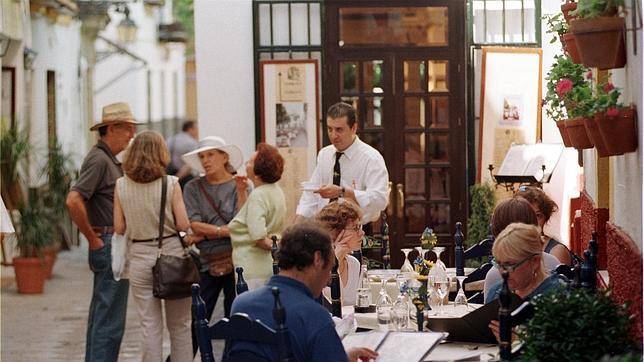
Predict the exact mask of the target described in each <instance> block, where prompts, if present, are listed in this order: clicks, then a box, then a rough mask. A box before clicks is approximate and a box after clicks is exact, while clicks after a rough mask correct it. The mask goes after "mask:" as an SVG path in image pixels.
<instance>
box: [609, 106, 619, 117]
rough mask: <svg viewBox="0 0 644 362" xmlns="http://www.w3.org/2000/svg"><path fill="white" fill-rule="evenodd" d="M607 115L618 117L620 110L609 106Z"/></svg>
mask: <svg viewBox="0 0 644 362" xmlns="http://www.w3.org/2000/svg"><path fill="white" fill-rule="evenodd" d="M606 115H607V116H608V117H617V116H619V110H618V109H617V108H608V110H607V111H606Z"/></svg>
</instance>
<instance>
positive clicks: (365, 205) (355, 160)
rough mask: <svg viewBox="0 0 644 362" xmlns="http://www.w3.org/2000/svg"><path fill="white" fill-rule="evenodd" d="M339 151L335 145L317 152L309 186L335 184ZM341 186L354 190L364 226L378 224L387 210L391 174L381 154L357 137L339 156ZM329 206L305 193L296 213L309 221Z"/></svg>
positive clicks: (316, 196)
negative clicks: (334, 171)
mask: <svg viewBox="0 0 644 362" xmlns="http://www.w3.org/2000/svg"><path fill="white" fill-rule="evenodd" d="M336 152H337V149H336V148H335V146H333V145H329V146H326V147H324V148H323V149H321V150H320V152H319V153H318V160H317V165H316V166H315V170H313V175H311V180H310V183H311V184H313V185H317V186H322V185H329V184H333V166H334V165H335V154H336ZM340 175H341V177H340V186H344V187H351V188H352V189H353V190H354V191H353V192H354V195H355V198H356V201H358V205H359V206H360V209H361V210H362V213H363V216H362V224H363V225H364V224H366V223H368V222H370V221H375V220H377V219H378V217H379V216H380V212H381V211H382V210H384V209H385V208H386V207H387V198H388V196H389V195H388V190H387V182H388V181H389V173H388V172H387V167H386V166H385V160H384V159H383V158H382V155H381V154H380V152H378V151H377V150H376V149H375V148H373V147H371V146H369V145H368V144H366V143H364V142H362V141H361V140H360V139H359V138H358V137H357V136H356V139H355V141H354V142H353V144H351V146H349V147H348V148H347V149H346V150H344V152H343V155H342V156H341V157H340ZM328 203H329V199H325V198H322V197H320V195H319V194H318V193H314V192H311V191H304V192H302V197H301V198H300V203H299V204H298V205H297V210H296V211H295V213H296V214H297V215H301V216H304V217H306V218H310V217H313V216H315V214H316V213H317V212H318V211H319V210H320V209H322V208H323V207H324V206H326V205H327V204H328Z"/></svg>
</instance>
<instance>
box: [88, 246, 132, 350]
mask: <svg viewBox="0 0 644 362" xmlns="http://www.w3.org/2000/svg"><path fill="white" fill-rule="evenodd" d="M101 239H102V240H103V243H104V244H105V245H104V246H103V247H102V248H100V249H97V250H90V251H89V267H90V269H91V270H92V271H93V272H94V290H93V292H92V302H91V304H90V305H89V317H88V319H87V342H86V344H85V361H87V362H89V361H92V362H95V361H117V360H118V356H119V348H120V347H121V339H123V332H124V331H125V313H126V311H127V295H128V288H129V286H130V283H129V281H128V280H124V279H121V280H120V281H118V282H117V281H116V280H114V276H113V275H112V254H111V252H112V247H111V242H112V235H111V234H103V235H101Z"/></svg>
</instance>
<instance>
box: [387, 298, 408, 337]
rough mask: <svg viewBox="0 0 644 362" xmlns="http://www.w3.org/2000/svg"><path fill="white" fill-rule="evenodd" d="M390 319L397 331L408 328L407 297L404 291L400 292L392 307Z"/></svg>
mask: <svg viewBox="0 0 644 362" xmlns="http://www.w3.org/2000/svg"><path fill="white" fill-rule="evenodd" d="M391 319H392V320H393V327H394V329H395V330H397V331H404V330H406V329H407V328H408V327H409V297H407V292H406V291H405V290H403V291H402V292H401V294H400V295H399V296H398V298H397V299H396V302H395V303H394V305H393V307H392V310H391Z"/></svg>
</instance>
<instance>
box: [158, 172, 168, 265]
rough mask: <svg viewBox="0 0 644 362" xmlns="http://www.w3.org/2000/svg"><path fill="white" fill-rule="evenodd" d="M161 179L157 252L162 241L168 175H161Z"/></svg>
mask: <svg viewBox="0 0 644 362" xmlns="http://www.w3.org/2000/svg"><path fill="white" fill-rule="evenodd" d="M162 177H163V179H162V180H161V210H160V211H159V252H161V243H163V226H164V224H165V202H166V193H167V191H168V177H167V176H166V175H163V176H162Z"/></svg>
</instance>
